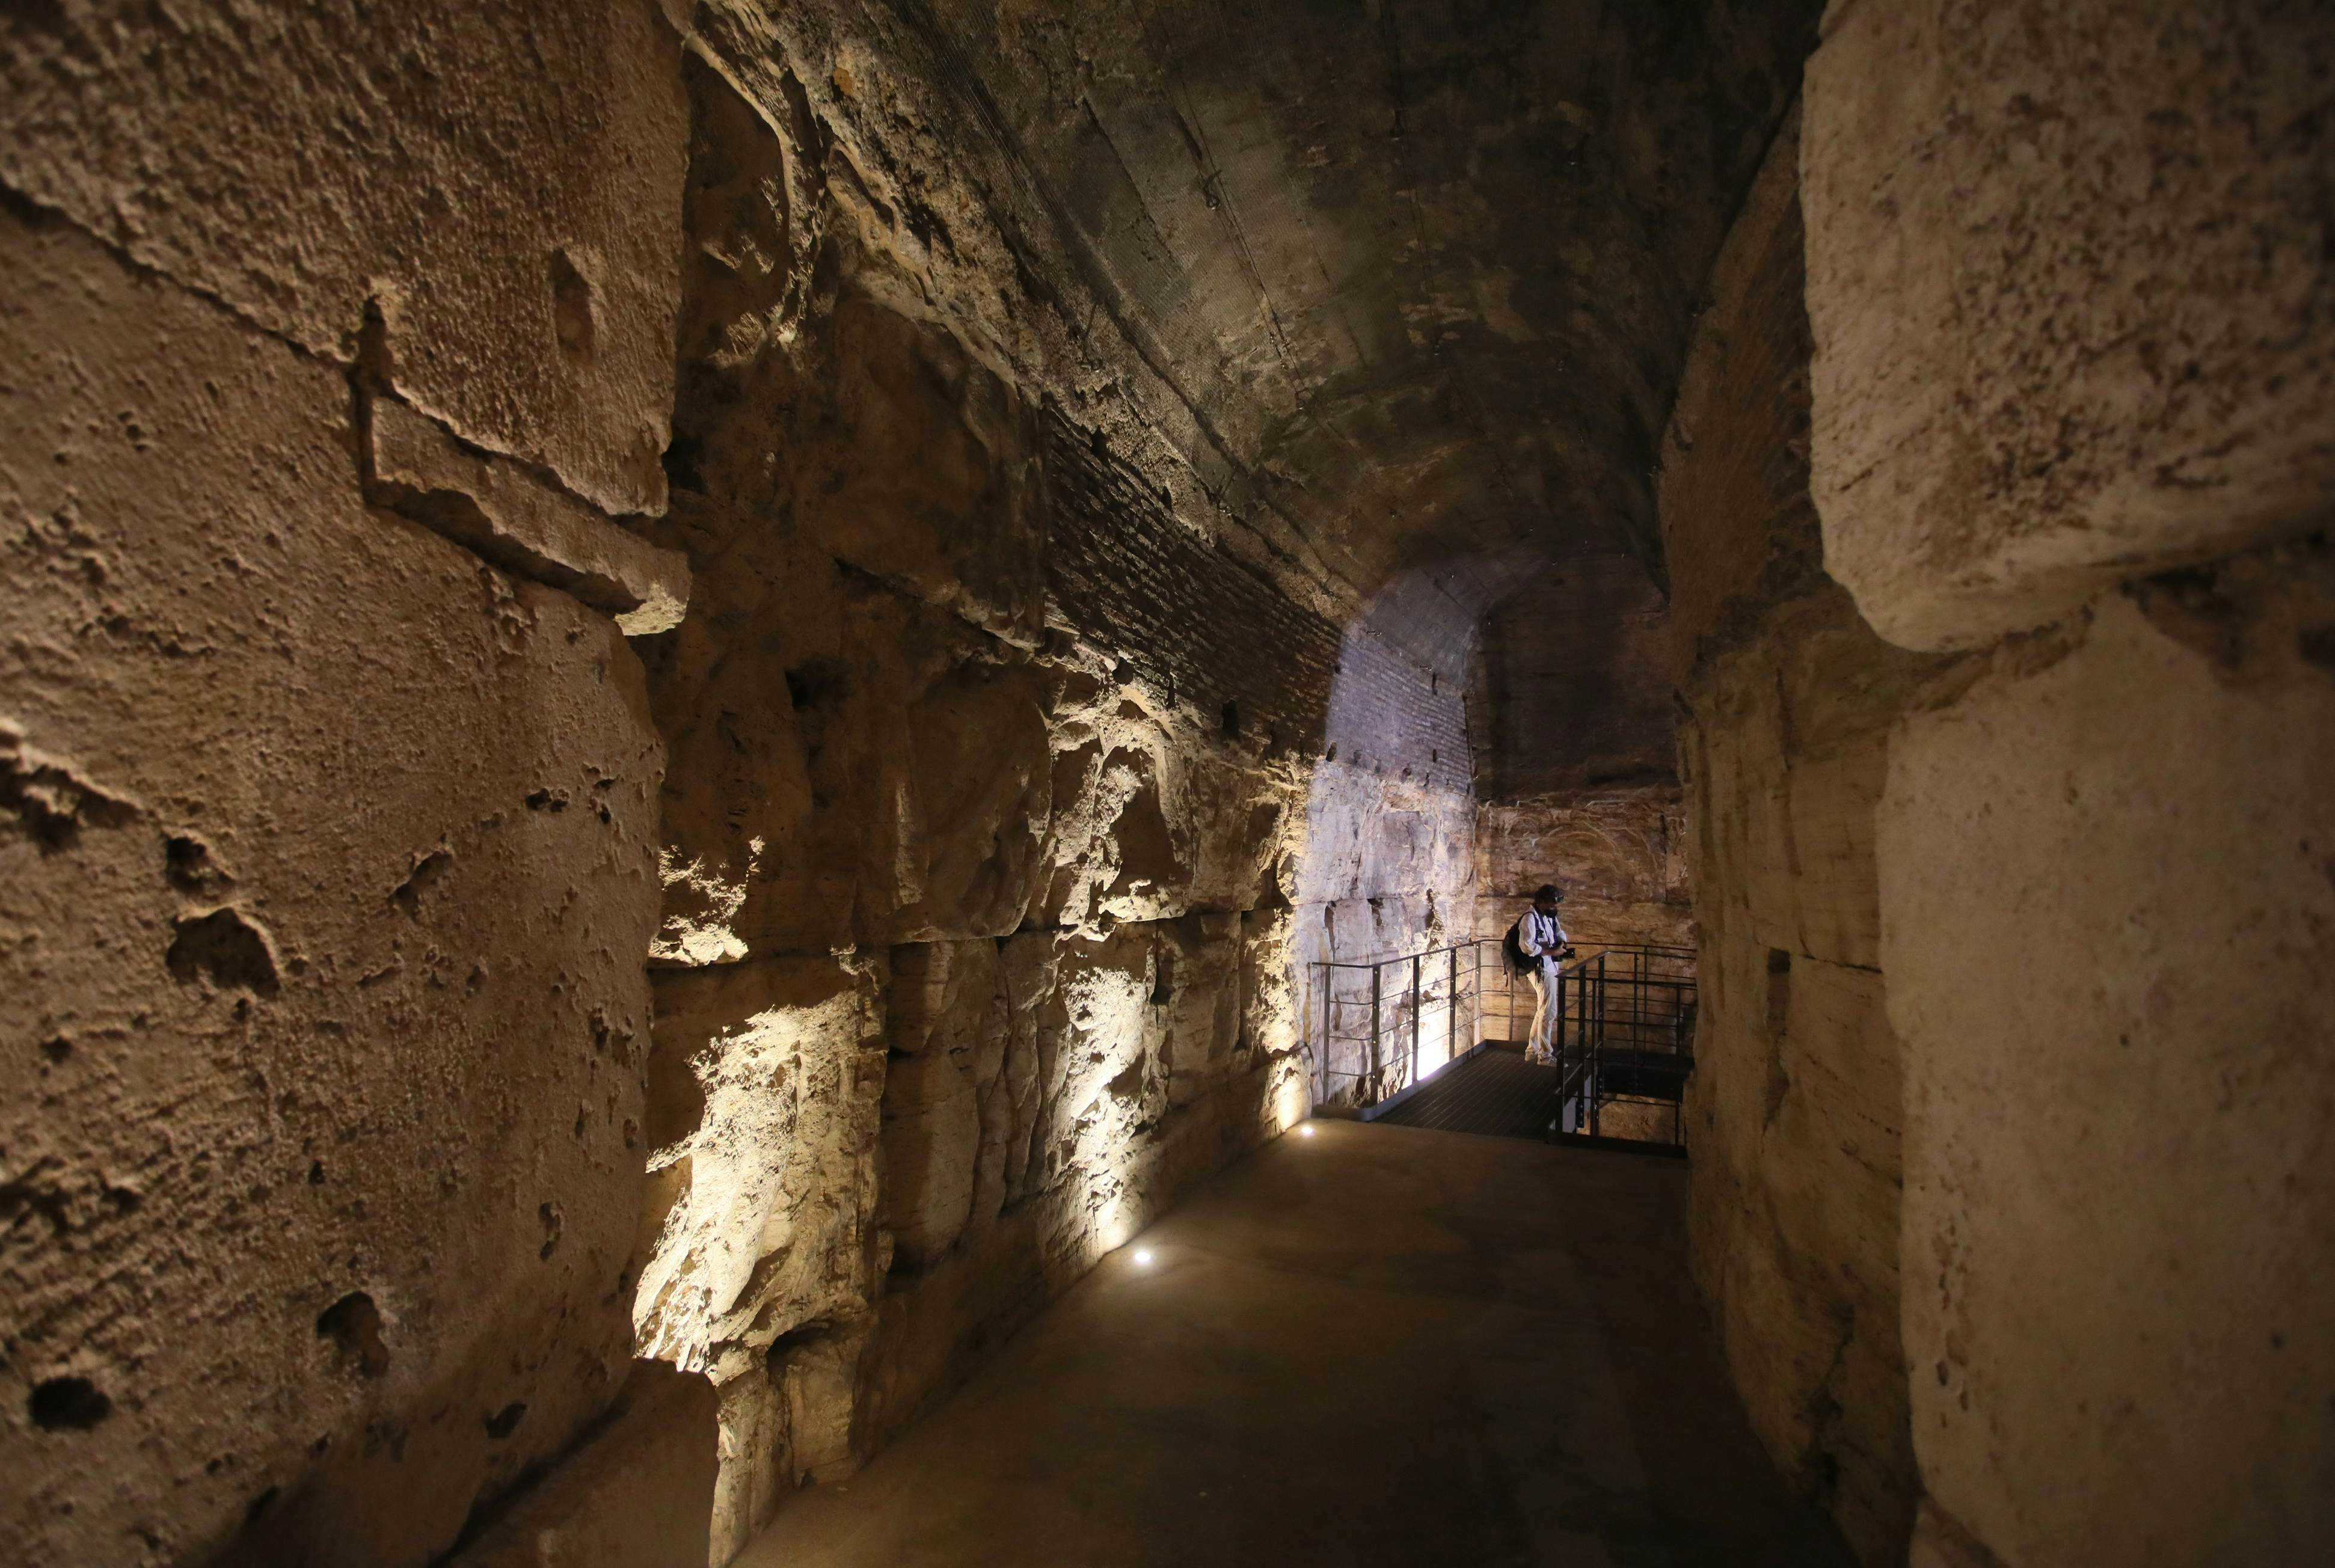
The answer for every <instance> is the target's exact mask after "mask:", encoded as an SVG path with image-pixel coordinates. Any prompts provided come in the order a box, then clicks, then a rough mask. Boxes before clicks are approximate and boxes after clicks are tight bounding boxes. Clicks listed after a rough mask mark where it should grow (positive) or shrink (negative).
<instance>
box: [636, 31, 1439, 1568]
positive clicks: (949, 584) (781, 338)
mask: <svg viewBox="0 0 2335 1568" xmlns="http://www.w3.org/2000/svg"><path fill="white" fill-rule="evenodd" d="M747 44H752V49H753V51H754V52H750V51H749V50H748V48H747ZM788 47H789V45H788V44H787V43H786V42H785V41H784V40H780V41H775V42H774V41H772V40H770V39H760V40H751V39H742V38H741V37H740V36H737V35H732V34H726V33H724V32H722V31H721V30H720V29H719V28H718V27H717V28H715V29H713V30H712V31H709V32H708V33H706V34H702V35H700V37H699V39H698V41H697V45H696V47H695V50H694V52H693V53H692V55H691V56H690V59H689V62H688V64H687V66H686V69H685V78H686V82H687V85H688V89H689V93H690V100H691V104H692V126H693V130H692V138H691V141H692V147H691V163H690V170H689V175H688V180H687V191H688V198H687V204H686V209H685V213H684V218H683V222H684V225H685V227H686V231H687V233H688V235H689V246H688V247H687V253H686V254H687V262H686V268H685V278H684V287H683V308H682V313H681V318H682V324H681V330H680V342H681V344H682V345H683V358H682V363H681V369H680V392H679V401H678V403H677V406H676V413H675V418H674V452H675V454H676V458H675V460H674V461H673V463H672V464H671V467H672V469H673V503H672V509H671V513H670V515H669V517H668V518H667V519H666V520H665V521H664V523H663V524H662V525H660V527H659V528H658V529H657V530H656V537H657V538H658V539H659V541H660V542H661V543H663V544H664V545H666V546H669V547H672V548H673V549H675V550H679V551H683V552H685V553H686V554H687V556H688V557H689V558H690V560H691V562H692V564H693V568H694V572H695V583H696V590H695V595H694V597H693V601H692V604H691V606H690V615H689V617H688V619H687V620H686V621H685V622H684V623H683V624H682V625H681V626H680V627H679V628H678V629H677V630H675V631H674V632H673V633H672V634H670V635H669V636H664V637H660V638H657V639H655V640H654V644H650V645H649V652H648V668H649V691H650V704H651V708H652V710H653V711H654V712H655V713H656V714H657V715H658V718H659V721H660V724H661V726H662V727H663V729H664V732H665V734H666V737H667V740H668V744H669V747H670V750H671V756H672V763H671V767H670V769H669V773H668V777H667V780H666V785H665V789H664V847H663V851H662V854H663V860H662V866H663V876H664V886H665V909H664V925H663V929H662V930H661V932H660V933H659V934H658V936H657V938H656V941H655V944H654V949H653V952H652V958H653V964H654V968H653V978H654V991H655V997H656V1029H655V1045H654V1052H653V1055H652V1059H651V1061H650V1065H649V1071H648V1091H647V1092H648V1125H649V1128H651V1132H650V1135H649V1137H648V1140H647V1142H648V1160H649V1164H650V1166H651V1167H652V1172H653V1175H652V1180H651V1191H650V1195H649V1199H648V1203H647V1205H646V1207H645V1210H644V1215H643V1219H642V1224H641V1231H640V1244H641V1248H642V1253H641V1256H642V1263H641V1267H642V1274H641V1282H640V1288H639V1292H638V1295H637V1297H636V1298H635V1308H634V1312H635V1324H636V1328H637V1331H638V1333H639V1336H640V1348H641V1350H642V1351H643V1353H644V1354H654V1355H656V1356H660V1357H664V1358H666V1359H669V1360H673V1361H675V1362H677V1363H678V1364H680V1365H681V1366H683V1367H686V1368H691V1369H699V1370H704V1371H705V1372H707V1373H708V1374H709V1375H710V1376H711V1377H712V1379H714V1381H715V1382H716V1383H717V1384H718V1385H719V1388H720V1390H721V1396H722V1479H721V1486H720V1493H719V1498H718V1501H717V1504H716V1509H715V1518H714V1526H713V1535H714V1554H715V1556H716V1557H717V1558H725V1557H726V1556H727V1555H728V1554H729V1553H732V1552H734V1551H735V1550H736V1549H737V1548H738V1547H740V1546H741V1545H742V1544H744V1543H745V1541H746V1540H747V1539H749V1538H750V1537H751V1534H752V1533H753V1531H754V1530H755V1529H756V1528H758V1527H759V1526H760V1525H761V1524H762V1523H764V1522H765V1521H767V1520H768V1518H769V1517H770V1515H771V1514H772V1512H773V1511H774V1510H775V1509H776V1508H777V1507H778V1506H779V1505H780V1504H781V1503H782V1502H783V1500H784V1498H785V1497H786V1495H788V1494H789V1493H790V1491H792V1489H793V1488H794V1487H795V1486H798V1485H799V1484H801V1483H803V1482H804V1481H806V1480H816V1479H828V1478H833V1477H836V1476H840V1475H843V1474H846V1473H848V1470H849V1469H850V1468H851V1466H853V1465H854V1464H855V1463H857V1460H858V1459H859V1458H861V1457H864V1456H865V1455H866V1454H867V1452H869V1451H870V1450H871V1449H872V1448H874V1447H877V1446H878V1445H880V1444H881V1443H882V1442H884V1441H885V1440H886V1439H887V1437H889V1436H890V1435H891V1434H892V1433H894V1432H896V1430H897V1429H898V1428H900V1426H901V1425H902V1424H903V1423H904V1422H906V1420H908V1419H909V1418H912V1417H913V1416H914V1415H915V1414H916V1413H917V1412H918V1411H919V1410H920V1409H921V1408H924V1407H925V1405H926V1404H928V1403H929V1402H930V1401H931V1400H932V1399H934V1398H935V1397H936V1396H938V1395H939V1394H941V1393H943V1392H945V1390H946V1389H948V1388H950V1387H951V1386H953V1384H954V1382H955V1381H956V1380H957V1379H960V1378H961V1377H962V1376H963V1375H964V1372H965V1371H966V1370H968V1369H969V1367H970V1366H971V1365H973V1364H974V1361H975V1360H977V1359H978V1358H979V1357H980V1356H981V1355H982V1354H983V1353H984V1352H985V1351H986V1350H988V1349H989V1348H990V1347H991V1346H993V1345H994V1344H995V1343H996V1342H997V1341H999V1340H1000V1339H1001V1338H1002V1337H1003V1336H1004V1335H1005V1334H1006V1333H1008V1332H1010V1331H1012V1329H1013V1328H1014V1327H1015V1326H1016V1325H1017V1324H1018V1323H1019V1322H1021V1321H1022V1320H1023V1319H1024V1318H1025V1317H1026V1316H1027V1315H1028V1314H1029V1313H1030V1312H1032V1311H1034V1310H1035V1309H1036V1308H1037V1307H1038V1306H1040V1305H1042V1303H1043V1302H1045V1301H1046V1300H1047V1299H1049V1298H1050V1296H1051V1294H1053V1293H1054V1292H1058V1291H1060V1290H1061V1289H1062V1288H1063V1287H1065V1286H1066V1285H1068V1284H1069V1283H1070V1282H1071V1281H1073V1280H1075V1279H1077V1278H1078V1277H1079V1276H1080V1274H1081V1273H1084V1272H1085V1270H1086V1269H1087V1268H1089V1267H1090V1266H1091V1265H1092V1264H1093V1263H1094V1262H1095V1261H1096V1260H1097V1259H1098V1258H1100V1256H1101V1255H1102V1254H1103V1253H1106V1252H1108V1251H1109V1250H1110V1249H1112V1248H1114V1247H1117V1246H1119V1245H1120V1244H1123V1243H1124V1242H1126V1241H1127V1240H1128V1239H1129V1238H1130V1237H1131V1236H1133V1235H1134V1234H1137V1233H1138V1231H1140V1230H1141V1229H1142V1228H1143V1227H1144V1226H1145V1225H1146V1224H1148V1223H1149V1221H1150V1220H1151V1218H1152V1217H1153V1216H1155V1215H1158V1214H1159V1213H1160V1212H1161V1211H1162V1210H1163V1209H1164V1208H1165V1207H1166V1206H1167V1205H1168V1204H1170V1203H1172V1202H1173V1201H1174V1200H1175V1198H1176V1197H1177V1195H1179V1194H1180V1193H1181V1192H1182V1191H1183V1190H1184V1189H1185V1188H1186V1187H1187V1186H1189V1185H1190V1184H1191V1183H1192V1182H1193V1181H1195V1180H1196V1179H1197V1178H1199V1177H1201V1176H1206V1175H1207V1174H1210V1173H1212V1172H1214V1171H1215V1170H1216V1169H1218V1168H1220V1167H1221V1166H1224V1165H1225V1164H1226V1162H1227V1161H1229V1160H1230V1159H1232V1158H1234V1157H1236V1156H1238V1155H1239V1154H1240V1153H1242V1152H1243V1151H1245V1150H1246V1149H1248V1148H1250V1147H1254V1146H1255V1144H1256V1143H1257V1142H1259V1141H1260V1140H1262V1139H1263V1138H1265V1137H1270V1136H1273V1135H1274V1133H1276V1132H1278V1131H1279V1130H1280V1129H1281V1128H1284V1126H1286V1125H1287V1124H1288V1123H1289V1121H1291V1120H1292V1119H1293V1118H1296V1117H1298V1116H1300V1115H1303V1112H1304V1111H1305V1109H1306V1108H1307V1107H1308V1105H1309V1104H1310V1103H1311V1096H1312V1094H1313V1089H1314V1087H1315V1085H1316V1080H1317V1074H1316V1067H1317V1063H1316V1061H1315V1060H1314V1058H1313V1056H1312V1055H1309V1054H1308V1043H1309V1042H1310V1041H1312V1040H1314V1039H1315V1032H1314V1031H1313V1029H1312V1028H1311V1027H1310V1023H1311V1021H1312V1019H1313V1016H1314V1011H1315V1010H1316V1009H1317V1007H1318V1004H1317V1003H1316V1002H1314V1001H1313V998H1312V996H1311V995H1310V992H1309V990H1308V984H1307V976H1308V975H1309V974H1310V973H1312V971H1311V969H1310V967H1309V965H1310V963H1311V961H1313V959H1315V958H1317V957H1321V956H1327V955H1331V954H1333V953H1334V954H1339V955H1343V954H1346V953H1354V952H1370V953H1379V952H1384V951H1390V950H1400V951H1409V950H1410V946H1411V945H1412V944H1416V943H1418V942H1420V941H1422V940H1426V939H1427V938H1428V937H1429V935H1430V934H1432V933H1433V932H1435V931H1437V930H1439V929H1440V923H1441V921H1442V920H1443V919H1445V918H1446V917H1447V914H1446V912H1448V911H1449V910H1450V909H1453V908H1457V907H1462V906H1463V905H1464V901H1465V898H1466V889H1467V887H1468V883H1469V880H1470V877H1471V873H1472V863H1471V859H1470V847H1469V839H1470V835H1471V833H1472V820H1473V802H1472V797H1471V796H1470V795H1469V794H1468V774H1469V768H1468V757H1467V739H1466V733H1465V729H1464V725H1463V723H1462V721H1461V718H1460V711H1459V694H1458V682H1456V681H1454V680H1452V679H1451V678H1450V673H1449V672H1440V671H1437V670H1434V669H1430V668H1429V667H1428V666H1426V665H1425V664H1423V663H1421V662H1420V661H1419V658H1418V657H1417V656H1416V655H1414V654H1412V653H1409V652H1407V651H1406V650H1404V649H1403V648H1401V647H1399V646H1397V645H1395V644H1392V643H1391V642H1390V640H1389V639H1387V638H1385V637H1382V636H1380V635H1378V634H1375V633H1374V631H1373V630H1372V628H1371V626H1370V625H1369V624H1367V623H1363V624H1355V625H1353V626H1350V627H1342V626H1341V625H1340V624H1339V622H1338V621H1337V620H1336V619H1333V618H1332V616H1331V615H1326V614H1324V613H1323V609H1322V608H1321V607H1320V606H1319V605H1317V604H1315V603H1312V602H1308V601H1306V600H1304V599H1303V598H1301V597H1297V596H1293V595H1291V594H1289V593H1287V592H1285V591H1284V588H1283V587H1282V586H1279V585H1276V584H1275V583H1274V581H1272V580H1271V579H1269V578H1267V577H1266V576H1263V575H1262V574H1260V573H1259V572H1258V571H1257V570H1256V569H1255V567H1253V566H1249V565H1245V564H1244V563H1242V562H1240V561H1239V560H1237V559H1235V557H1233V556H1232V555H1230V554H1229V553H1227V552H1226V550H1224V549H1223V548H1221V547H1219V546H1218V544H1217V543H1216V542H1215V541H1213V540H1211V539H1210V538H1209V537H1207V536H1206V534H1204V533H1202V532H1201V531H1199V530H1197V529H1196V528H1193V527H1192V526H1191V524H1190V521H1189V519H1188V518H1187V517H1185V516H1184V515H1183V514H1182V513H1181V512H1180V511H1179V510H1178V508H1177V506H1176V504H1175V498H1174V495H1173V492H1172V490H1164V489H1163V487H1162V486H1161V485H1160V484H1158V482H1157V481H1156V480H1155V479H1153V478H1151V477H1150V476H1149V474H1148V472H1147V470H1146V469H1143V468H1142V467H1140V466H1139V465H1138V464H1137V463H1135V462H1133V461H1131V460H1129V459H1128V458H1126V457H1124V456H1122V455H1120V454H1119V452H1118V451H1116V450H1114V448H1113V446H1112V443H1111V440H1110V439H1109V435H1108V433H1107V432H1106V431H1104V430H1102V429H1101V428H1100V427H1096V426H1089V425H1086V424H1083V423H1081V422H1080V419H1079V418H1078V417H1077V415H1076V413H1075V411H1074V408H1073V405H1072V403H1071V402H1065V401H1064V400H1063V399H1062V398H1061V397H1058V396H1056V395H1054V394H1055V392H1057V391H1058V390H1061V389H1060V388H1059V383H1057V382H1053V381H1051V379H1050V377H1049V375H1048V373H1046V372H1045V370H1044V369H1043V367H1042V365H1032V364H1030V363H1015V361H1014V358H1013V356H1012V354H1011V353H1005V352H1001V351H1000V350H999V349H998V347H997V346H996V342H997V340H996V338H995V336H994V328H995V326H996V323H995V322H994V321H993V320H990V319H984V318H983V317H982V316H981V315H971V314H968V315H956V314H951V313H949V312H945V311H942V310H936V309H935V308H934V307H933V305H932V304H931V303H930V299H931V295H932V292H933V290H932V288H931V286H930V285H929V282H928V280H927V279H926V278H925V276H923V274H922V273H921V271H920V269H921V268H922V267H923V266H925V259H924V257H923V256H920V255H919V253H918V252H917V251H916V248H915V247H912V246H910V245H909V244H907V243H906V237H904V236H903V235H902V234H901V233H899V232H896V230H895V229H894V228H893V227H890V226H889V225H887V223H885V222H884V221H883V220H882V219H881V218H878V217H877V216H876V215H877V213H878V212H889V213H898V212H900V211H903V210H906V208H907V204H908V202H909V199H910V196H909V193H907V192H906V191H903V190H902V189H899V188H897V187H895V186H891V185H888V184H887V183H886V180H885V179H884V177H882V176H881V175H879V174H877V173H875V172H873V166H874V165H876V164H877V163H878V162H879V158H878V156H877V149H876V148H874V147H872V146H870V145H868V144H866V143H859V142H852V141H849V140H839V139H838V138H839V135H840V132H839V131H838V124H837V121H833V120H830V119H828V118H826V117H824V116H821V115H816V114H814V113H812V111H810V110H809V108H808V107H807V105H808V103H809V99H808V97H806V96H805V95H804V94H803V93H802V92H800V91H799V85H800V77H799V76H787V77H784V78H781V79H780V80H777V81H772V80H771V79H770V73H771V72H772V71H773V69H774V68H776V67H777V66H780V65H783V64H784V63H785V62H787V61H788V60H790V58H791V56H790V54H789V53H787V50H788ZM829 85H830V87H831V86H832V84H831V83H830V84H829ZM942 167H945V166H942ZM928 172H929V171H928ZM977 216H978V215H974V218H967V217H966V215H964V213H959V214H958V222H959V228H958V230H957V232H958V233H959V235H960V237H961V238H964V237H967V231H966V228H965V227H964V226H965V225H966V224H967V223H968V222H972V221H975V220H977Z"/></svg>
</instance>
